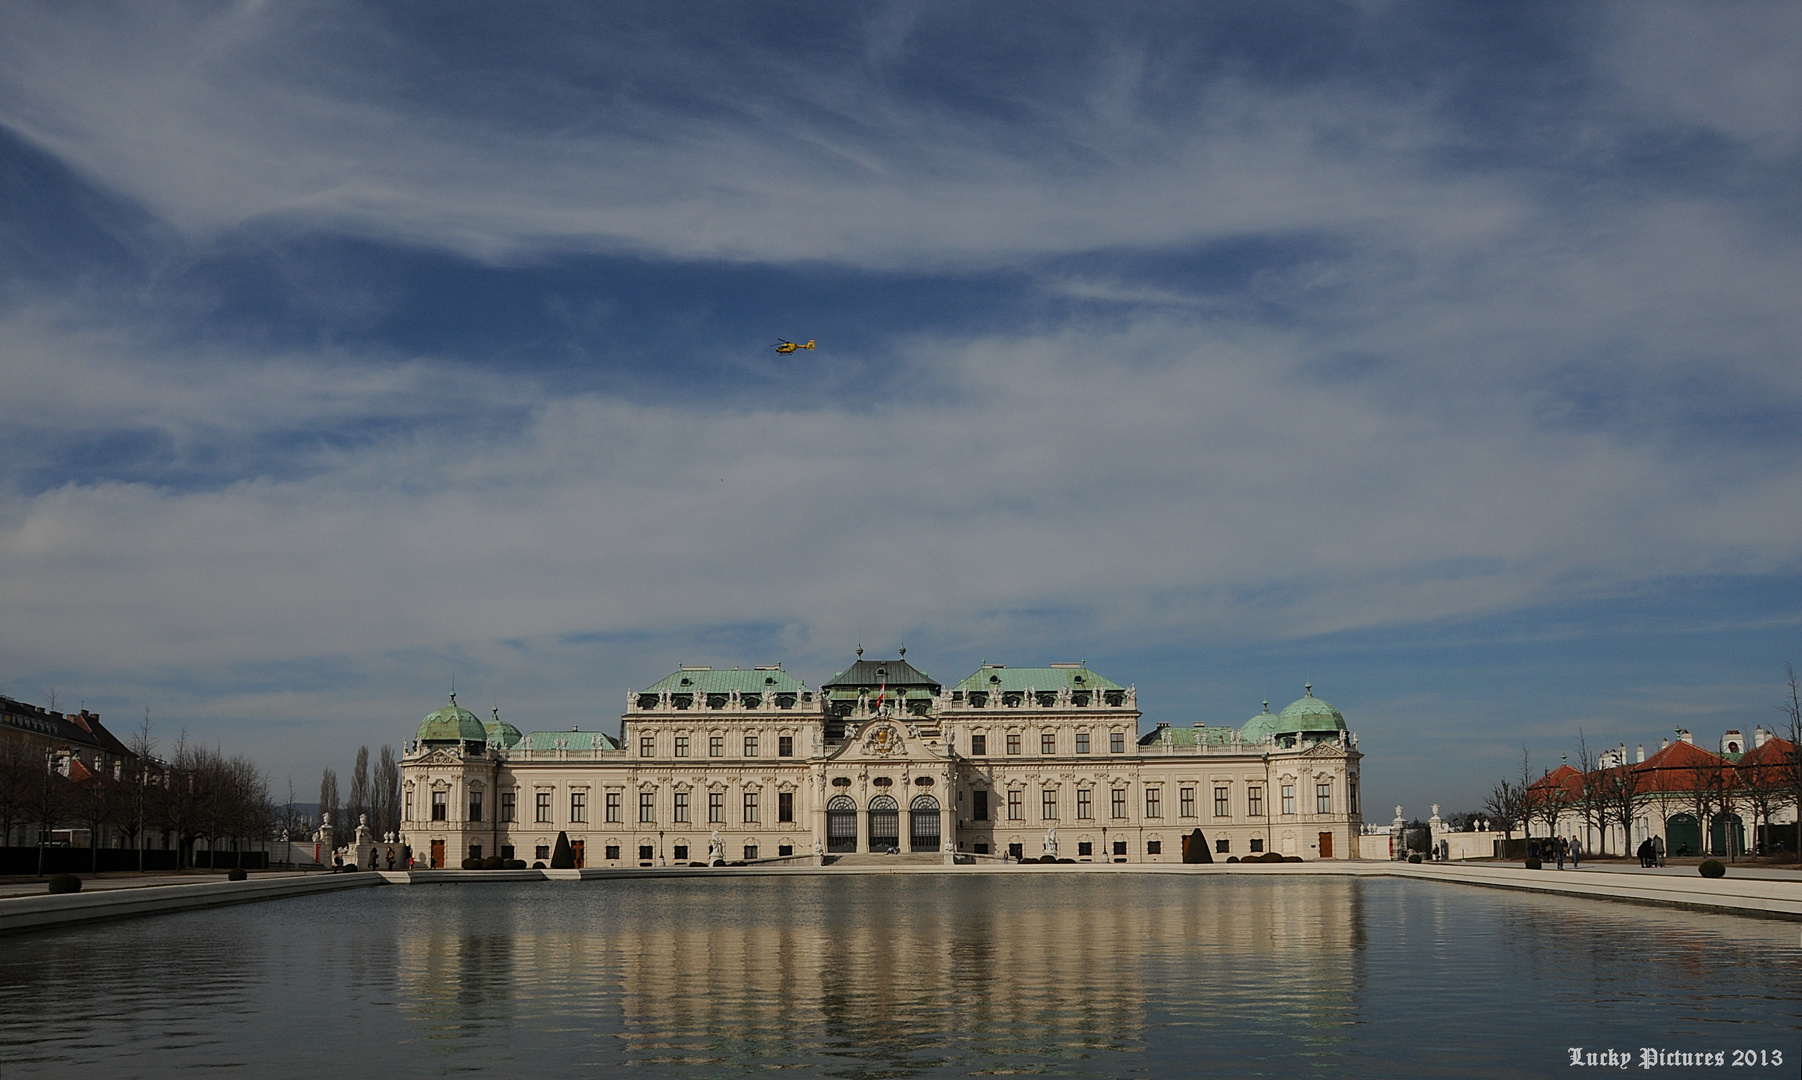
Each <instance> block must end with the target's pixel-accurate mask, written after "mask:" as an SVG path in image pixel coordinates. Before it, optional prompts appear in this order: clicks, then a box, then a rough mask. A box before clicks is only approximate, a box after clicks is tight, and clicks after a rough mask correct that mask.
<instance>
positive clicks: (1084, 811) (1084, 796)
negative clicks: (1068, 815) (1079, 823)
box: [1076, 787, 1095, 821]
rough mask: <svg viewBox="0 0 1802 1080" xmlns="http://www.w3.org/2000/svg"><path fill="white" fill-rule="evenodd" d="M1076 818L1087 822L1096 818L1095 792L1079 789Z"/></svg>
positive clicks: (1083, 788) (1077, 790)
mask: <svg viewBox="0 0 1802 1080" xmlns="http://www.w3.org/2000/svg"><path fill="white" fill-rule="evenodd" d="M1076 816H1077V818H1079V819H1080V820H1083V821H1087V820H1089V819H1090V818H1092V817H1094V816H1095V790H1094V789H1093V788H1086V787H1079V788H1077V789H1076Z"/></svg>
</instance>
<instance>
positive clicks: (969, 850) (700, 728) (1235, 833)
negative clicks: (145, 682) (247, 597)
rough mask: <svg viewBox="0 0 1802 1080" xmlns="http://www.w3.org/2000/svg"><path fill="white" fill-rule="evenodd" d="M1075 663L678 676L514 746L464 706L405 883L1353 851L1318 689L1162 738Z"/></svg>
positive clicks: (416, 772) (421, 794)
mask: <svg viewBox="0 0 1802 1080" xmlns="http://www.w3.org/2000/svg"><path fill="white" fill-rule="evenodd" d="M1141 717H1142V714H1141V713H1140V711H1139V707H1138V695H1137V693H1136V691H1135V690H1134V688H1133V687H1131V686H1121V685H1120V684H1118V683H1115V682H1112V681H1110V680H1109V679H1107V678H1105V677H1103V676H1102V675H1099V674H1097V673H1096V672H1094V671H1092V670H1090V669H1089V668H1088V667H1087V666H1085V665H1083V664H1050V665H1048V666H1045V667H1025V668H1022V667H1007V666H1004V665H1001V664H987V663H985V664H983V665H982V666H981V667H980V668H978V669H977V670H976V671H975V672H974V673H972V674H971V675H969V676H968V677H967V678H965V679H963V680H962V681H961V682H958V683H956V684H954V685H952V686H950V687H945V686H943V685H941V684H940V683H939V682H937V681H936V680H934V679H933V678H932V677H931V676H929V675H927V674H926V673H925V672H922V671H920V670H918V669H917V668H915V667H914V666H913V665H911V664H909V663H908V662H907V660H906V650H905V649H903V650H901V655H900V656H898V657H895V658H893V659H889V660H866V659H864V658H863V651H862V650H861V649H859V650H858V657H857V660H856V662H855V663H853V664H852V665H851V666H850V667H848V668H846V669H845V670H844V671H842V672H840V673H839V674H837V675H835V676H833V678H832V679H831V680H829V681H828V682H826V683H825V684H824V685H822V686H821V687H820V688H819V689H818V690H814V689H812V688H810V687H809V686H807V685H806V684H805V683H803V682H801V681H800V680H798V679H796V678H795V677H794V676H793V675H791V674H789V673H788V672H787V671H784V670H783V668H782V666H781V665H780V664H776V665H770V666H765V667H748V668H732V669H730V670H727V669H723V668H713V667H682V668H680V669H679V670H677V671H675V672H673V673H671V674H670V675H669V676H667V677H666V678H664V679H662V680H661V681H659V682H657V683H655V684H653V685H652V686H650V687H649V688H647V689H645V690H642V691H628V692H627V694H626V707H625V711H624V713H623V714H622V716H621V718H620V725H619V728H618V729H617V730H618V735H617V736H615V735H613V734H612V733H609V732H603V731H593V730H582V729H581V728H580V726H579V725H577V726H572V727H571V728H570V729H569V730H567V731H562V730H554V731H535V732H532V733H530V734H523V733H521V732H520V731H519V730H518V729H517V728H515V727H514V726H513V725H511V724H509V723H507V722H505V721H503V720H501V719H500V716H499V713H498V711H497V712H495V713H494V714H493V715H491V717H490V719H489V720H487V721H483V720H482V719H480V718H479V717H477V716H476V715H475V714H473V713H471V712H469V711H468V710H467V709H464V708H462V707H461V706H459V705H458V704H457V703H456V695H455V694H453V695H451V701H450V704H448V705H446V706H445V707H444V708H441V709H437V710H435V711H433V712H432V713H430V714H428V715H427V716H426V718H425V719H424V720H423V721H422V722H421V723H420V725H419V728H418V730H417V732H416V735H415V739H414V740H413V742H412V743H411V744H410V746H409V747H408V751H407V753H406V755H405V757H404V759H403V761H402V763H401V771H402V834H401V837H400V840H401V842H403V843H405V844H407V845H408V846H410V847H411V848H412V850H413V853H414V859H415V865H416V866H432V867H453V868H454V867H456V866H459V865H461V863H462V861H463V860H464V859H467V858H482V857H485V856H500V857H502V858H509V859H511V858H519V859H523V860H525V861H526V862H528V863H533V862H542V863H546V864H548V863H549V862H550V859H551V854H552V850H553V847H554V845H555V843H556V840H557V836H558V834H559V833H565V834H567V836H568V838H569V840H570V843H571V845H572V847H573V848H574V850H575V853H576V858H577V860H578V864H579V865H586V866H627V867H629V866H668V865H680V864H686V863H691V862H702V861H711V860H713V859H721V858H723V859H726V860H728V861H734V862H736V861H740V860H742V861H744V862H747V863H750V862H756V861H764V860H773V859H791V858H792V859H804V860H809V861H811V860H813V859H815V858H820V857H830V856H835V855H836V856H847V855H856V854H859V853H863V854H873V853H890V852H896V853H920V854H922V855H924V854H925V853H934V854H936V855H939V856H942V857H945V858H947V859H949V858H951V857H954V856H957V855H959V854H960V853H961V855H962V856H963V857H967V858H981V857H985V856H986V857H990V858H994V857H1000V856H1011V857H1013V858H1016V859H1018V858H1021V857H1023V856H1024V857H1033V858H1038V857H1040V856H1042V855H1056V856H1058V857H1060V858H1070V859H1075V860H1078V861H1110V860H1111V861H1114V862H1160V861H1163V862H1179V861H1181V859H1182V838H1183V837H1184V836H1187V835H1190V834H1192V833H1193V832H1194V831H1195V830H1197V829H1200V830H1201V832H1202V835H1203V837H1204V838H1205V841H1206V843H1207V846H1208V851H1209V852H1210V854H1212V856H1213V858H1214V859H1216V860H1225V859H1227V858H1229V857H1233V856H1241V857H1242V856H1249V855H1256V854H1261V853H1265V852H1276V853H1278V854H1282V855H1294V856H1299V857H1301V858H1304V859H1351V858H1357V857H1358V841H1357V837H1358V834H1359V832H1360V829H1361V825H1362V815H1361V813H1360V807H1359V791H1358V777H1359V762H1360V760H1361V755H1360V754H1359V752H1358V749H1357V738H1356V736H1355V735H1353V734H1352V733H1351V732H1349V731H1348V730H1347V728H1346V725H1345V718H1344V717H1343V716H1342V715H1341V714H1340V713H1339V710H1337V709H1335V708H1333V706H1332V705H1330V704H1328V703H1327V702H1325V701H1323V700H1321V699H1320V698H1317V697H1315V696H1313V687H1312V686H1309V687H1308V688H1307V691H1306V693H1305V694H1304V695H1303V696H1302V697H1301V698H1300V699H1299V700H1297V701H1295V702H1294V703H1293V704H1291V705H1289V706H1288V707H1287V708H1285V709H1283V710H1282V711H1281V712H1278V713H1272V712H1271V711H1270V709H1269V703H1268V702H1266V703H1265V707H1264V710H1263V711H1262V712H1260V713H1259V714H1257V715H1256V716H1253V717H1252V718H1251V719H1250V720H1249V721H1247V722H1245V723H1244V724H1241V725H1228V726H1213V725H1209V724H1206V723H1199V722H1197V723H1192V724H1188V725H1182V726H1177V725H1173V724H1170V723H1162V722H1160V723H1157V724H1156V726H1155V728H1153V729H1152V730H1151V731H1149V732H1147V733H1145V734H1143V735H1141V733H1140V720H1141Z"/></svg>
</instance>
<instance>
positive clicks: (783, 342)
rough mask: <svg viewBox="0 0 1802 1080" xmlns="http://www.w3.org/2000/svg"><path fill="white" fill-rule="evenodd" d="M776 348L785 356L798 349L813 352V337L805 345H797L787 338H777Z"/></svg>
mask: <svg viewBox="0 0 1802 1080" xmlns="http://www.w3.org/2000/svg"><path fill="white" fill-rule="evenodd" d="M775 348H776V351H777V352H779V353H781V354H782V355H784V356H787V355H788V354H789V353H792V352H794V351H795V350H796V349H806V350H807V351H808V352H812V351H813V339H812V338H808V339H807V344H805V345H796V344H795V343H794V342H792V341H790V340H788V339H787V338H777V339H776V346H775Z"/></svg>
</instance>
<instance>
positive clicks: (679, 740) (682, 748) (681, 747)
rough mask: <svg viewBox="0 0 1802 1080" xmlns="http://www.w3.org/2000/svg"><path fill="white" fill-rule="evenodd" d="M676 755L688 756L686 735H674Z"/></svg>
mask: <svg viewBox="0 0 1802 1080" xmlns="http://www.w3.org/2000/svg"><path fill="white" fill-rule="evenodd" d="M676 756H677V757H687V756H688V736H686V735H678V736H676Z"/></svg>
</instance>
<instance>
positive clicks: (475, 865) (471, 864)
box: [463, 859, 482, 870]
mask: <svg viewBox="0 0 1802 1080" xmlns="http://www.w3.org/2000/svg"><path fill="white" fill-rule="evenodd" d="M481 868H482V860H480V859H464V860H463V869H465V870H480V869H481Z"/></svg>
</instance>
